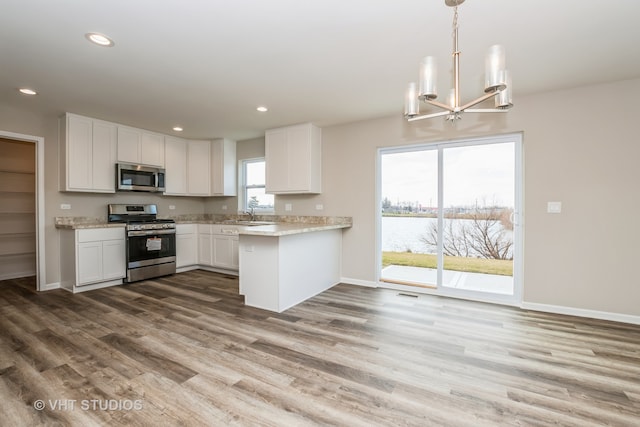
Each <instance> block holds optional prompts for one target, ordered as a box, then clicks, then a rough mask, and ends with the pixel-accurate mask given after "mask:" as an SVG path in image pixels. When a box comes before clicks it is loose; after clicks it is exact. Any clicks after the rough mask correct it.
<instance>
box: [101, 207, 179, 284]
mask: <svg viewBox="0 0 640 427" xmlns="http://www.w3.org/2000/svg"><path fill="white" fill-rule="evenodd" d="M108 210H109V212H108V221H109V222H119V223H126V224H127V225H126V231H127V278H126V282H136V281H138V280H144V279H150V278H153V277H159V276H166V275H169V274H175V272H176V224H175V221H173V220H171V219H158V217H157V216H158V208H157V206H156V205H116V204H113V205H109V208H108Z"/></svg>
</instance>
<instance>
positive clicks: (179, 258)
mask: <svg viewBox="0 0 640 427" xmlns="http://www.w3.org/2000/svg"><path fill="white" fill-rule="evenodd" d="M196 264H198V228H197V226H196V225H195V224H176V268H183V267H189V266H192V265H196Z"/></svg>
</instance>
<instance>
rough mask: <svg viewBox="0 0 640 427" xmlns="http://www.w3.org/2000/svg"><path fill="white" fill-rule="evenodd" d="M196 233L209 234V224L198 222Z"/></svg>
mask: <svg viewBox="0 0 640 427" xmlns="http://www.w3.org/2000/svg"><path fill="white" fill-rule="evenodd" d="M198 234H211V225H210V224H198Z"/></svg>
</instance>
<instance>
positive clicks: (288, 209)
mask: <svg viewBox="0 0 640 427" xmlns="http://www.w3.org/2000/svg"><path fill="white" fill-rule="evenodd" d="M292 209H293V207H292V206H291V203H286V204H285V205H284V210H285V211H287V212H290V211H291V210H292Z"/></svg>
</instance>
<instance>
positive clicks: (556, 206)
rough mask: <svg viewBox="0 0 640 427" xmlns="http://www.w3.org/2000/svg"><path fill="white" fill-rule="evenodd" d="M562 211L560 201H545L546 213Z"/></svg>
mask: <svg viewBox="0 0 640 427" xmlns="http://www.w3.org/2000/svg"><path fill="white" fill-rule="evenodd" d="M561 212H562V202H547V213H553V214H559V213H561Z"/></svg>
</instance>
